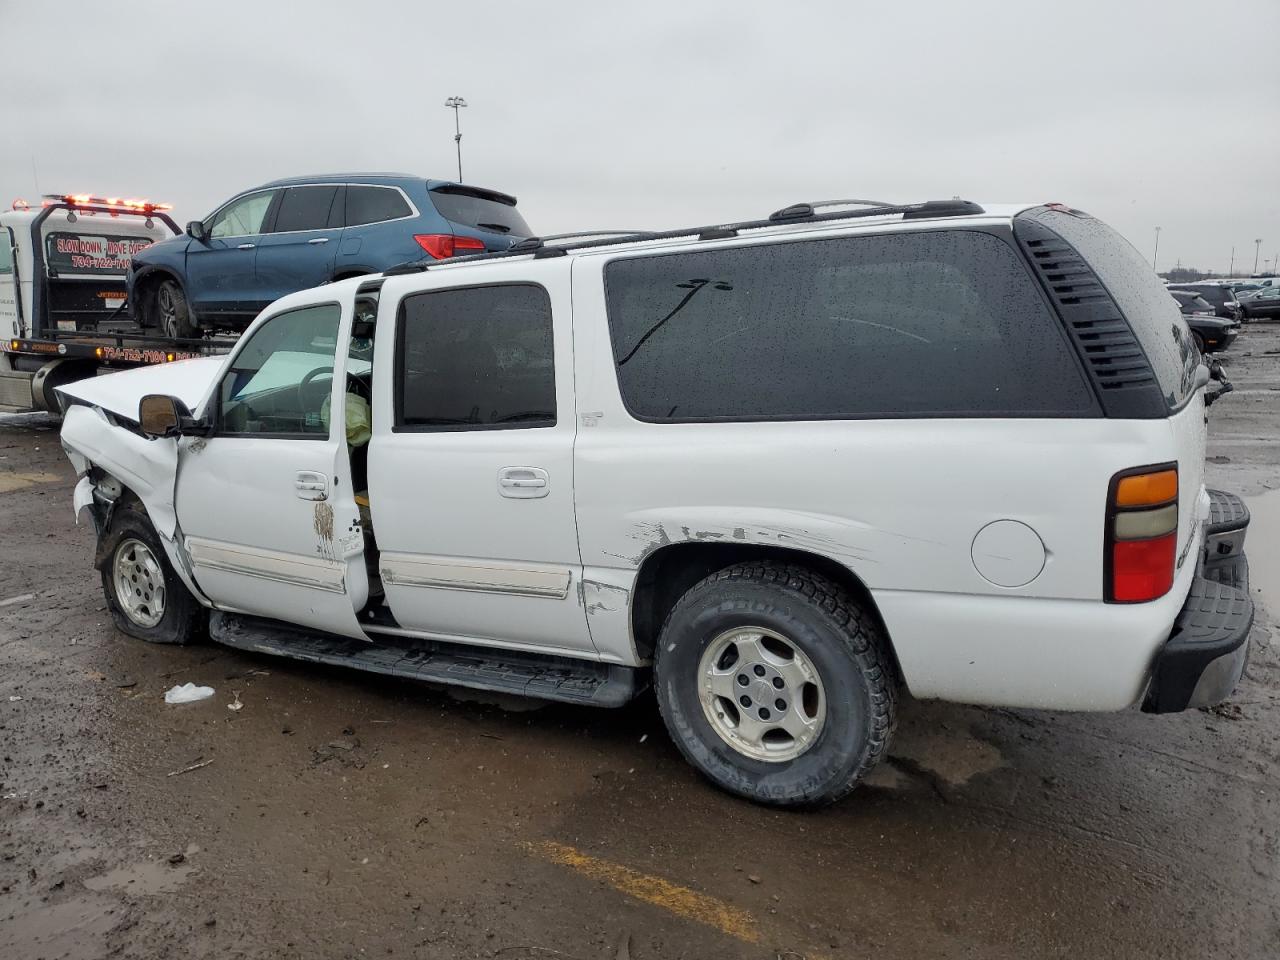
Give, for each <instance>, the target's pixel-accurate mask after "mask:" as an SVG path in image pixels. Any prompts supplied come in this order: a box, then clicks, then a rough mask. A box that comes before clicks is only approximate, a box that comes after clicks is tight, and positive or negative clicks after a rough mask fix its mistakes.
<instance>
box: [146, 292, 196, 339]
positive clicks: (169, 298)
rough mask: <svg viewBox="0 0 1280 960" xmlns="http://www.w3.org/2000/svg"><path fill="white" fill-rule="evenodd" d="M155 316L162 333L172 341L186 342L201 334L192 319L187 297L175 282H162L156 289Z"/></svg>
mask: <svg viewBox="0 0 1280 960" xmlns="http://www.w3.org/2000/svg"><path fill="white" fill-rule="evenodd" d="M155 316H156V319H157V320H158V321H159V327H160V333H161V334H163V335H164V336H166V337H169V338H170V339H171V340H186V339H188V338H191V337H194V336H196V335H197V334H198V333H199V328H198V327H197V326H196V324H195V323H194V322H193V321H192V318H191V308H190V307H189V306H188V305H187V296H186V294H184V293H183V292H182V287H180V286H178V283H177V281H175V280H162V281H161V282H160V285H159V286H158V287H156V292H155Z"/></svg>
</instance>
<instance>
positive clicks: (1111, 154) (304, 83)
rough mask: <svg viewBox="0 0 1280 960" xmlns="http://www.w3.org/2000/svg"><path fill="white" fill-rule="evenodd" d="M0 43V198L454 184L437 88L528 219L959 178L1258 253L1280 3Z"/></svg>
mask: <svg viewBox="0 0 1280 960" xmlns="http://www.w3.org/2000/svg"><path fill="white" fill-rule="evenodd" d="M0 39H2V40H3V44H2V45H0V76H3V77H4V81H5V87H6V91H5V94H4V96H3V97H0V118H3V121H4V123H3V129H2V131H0V195H4V202H5V203H7V202H8V200H9V199H10V198H11V197H16V196H28V197H29V196H31V195H33V194H35V193H36V192H37V183H36V177H37V175H38V179H39V183H38V187H39V190H40V191H43V192H53V191H58V192H82V191H88V192H94V193H102V194H108V195H129V196H148V197H151V198H153V199H157V200H164V201H169V202H172V203H173V204H174V205H175V207H176V216H177V217H178V218H179V219H180V220H186V219H194V218H197V217H201V216H203V215H205V214H206V213H208V212H209V211H211V210H212V209H213V208H214V207H215V206H216V205H217V204H218V203H219V202H221V201H222V200H223V199H225V198H226V197H227V196H229V195H230V194H232V193H234V192H236V191H239V190H242V189H244V188H246V187H250V186H253V185H255V184H258V183H260V182H263V181H265V180H269V179H273V178H276V177H282V176H291V175H297V174H305V173H320V172H336V171H343V170H404V171H408V172H412V173H420V174H422V175H424V176H429V177H454V176H455V175H456V172H457V171H456V161H455V158H454V150H453V147H454V145H453V112H452V111H450V110H447V109H446V108H445V107H444V106H443V103H444V100H445V98H446V97H448V96H450V95H452V94H460V95H462V96H464V97H466V99H467V101H468V102H469V104H470V106H469V107H468V108H467V109H465V110H463V111H462V132H463V141H462V154H463V155H462V162H463V174H464V179H465V180H467V181H469V182H472V183H477V184H482V185H484V186H489V187H494V188H497V189H501V190H504V191H507V192H510V193H514V194H516V195H517V196H518V197H519V198H520V207H521V209H522V210H523V212H524V214H525V217H526V219H528V221H529V222H530V223H531V224H532V225H533V227H534V229H535V230H537V231H539V232H542V233H550V232H559V231H565V230H575V229H586V228H591V227H597V228H607V227H621V228H632V227H634V228H661V227H673V226H682V225H689V224H693V223H704V222H713V221H725V220H734V219H745V218H750V217H756V216H764V215H766V214H768V213H769V212H770V211H772V210H774V209H776V208H778V207H781V206H784V205H786V204H788V203H792V202H796V201H800V200H807V199H808V200H816V199H830V198H834V197H848V196H855V197H872V198H876V199H887V200H895V201H910V200H922V199H929V198H945V197H951V196H953V195H959V196H963V197H965V198H968V199H975V200H978V201H982V200H987V201H997V200H1009V201H1021V200H1029V201H1047V200H1052V201H1061V202H1065V203H1070V204H1072V205H1074V206H1077V207H1080V208H1081V209H1084V210H1087V211H1089V212H1090V213H1093V214H1094V215H1096V216H1099V217H1101V218H1103V219H1105V220H1107V221H1109V222H1110V223H1112V224H1113V225H1114V226H1116V227H1117V228H1119V229H1120V230H1121V231H1122V232H1123V233H1124V234H1125V235H1126V236H1128V237H1129V238H1130V239H1131V240H1132V241H1133V242H1134V243H1135V244H1137V246H1138V248H1139V249H1140V250H1142V251H1143V252H1144V253H1146V254H1147V255H1148V257H1150V255H1151V250H1152V245H1153V241H1154V237H1155V232H1154V228H1155V227H1156V226H1160V227H1162V228H1163V232H1162V233H1161V236H1160V252H1159V266H1160V267H1161V269H1164V268H1166V267H1169V266H1172V265H1173V264H1174V262H1175V261H1177V260H1181V261H1182V263H1183V264H1184V265H1192V266H1199V267H1202V268H1214V269H1219V270H1225V269H1226V268H1227V266H1228V260H1229V257H1230V253H1231V247H1232V245H1234V246H1235V248H1236V265H1237V268H1240V266H1241V265H1242V264H1243V268H1244V269H1245V270H1246V271H1247V270H1249V269H1251V268H1252V266H1253V255H1254V243H1253V241H1254V238H1256V237H1261V238H1263V240H1264V242H1263V244H1262V259H1263V260H1268V259H1271V258H1272V257H1275V256H1276V255H1277V252H1278V251H1280V60H1277V53H1278V52H1280V2H1277V0H1215V2H1213V3H1206V2H1203V0H1201V2H1186V0H1164V2H1150V3H1146V2H1136V0H1102V2H1095V0H1072V2H1069V3H1058V4H1047V3H1033V2H1025V0H1009V2H986V0H963V2H951V0H937V2H919V0H917V2H913V0H897V2H890V0H877V2H862V0H833V2H812V3H801V2H792V3H790V4H784V3H782V2H777V0H775V2H770V3H754V2H743V0H737V2H730V3H718V2H717V3H711V2H701V0H680V2H670V0H643V2H637V3H626V4H623V3H620V2H602V0H595V2H587V3H579V2H572V3H570V2H557V0H540V2H527V0H526V2H522V3H511V4H507V3H503V2H495V0H490V2H484V3H472V4H467V3H453V4H447V5H446V4H438V3H427V2H412V3H411V2H391V0H386V2H382V0H361V2H359V3H351V2H342V3H329V2H318V0H306V2H287V3H286V2H284V0H278V2H272V0H255V2H252V3H243V2H240V0H217V2H210V3H204V4H197V3H193V2H114V3H102V4H89V3H84V4H82V3H67V2H57V3H55V2H51V0H0ZM1237 272H1239V270H1238V271H1237Z"/></svg>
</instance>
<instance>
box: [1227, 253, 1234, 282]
mask: <svg viewBox="0 0 1280 960" xmlns="http://www.w3.org/2000/svg"><path fill="white" fill-rule="evenodd" d="M1235 275H1236V248H1235V247H1234V246H1232V248H1231V266H1229V267H1227V276H1228V277H1234V276H1235Z"/></svg>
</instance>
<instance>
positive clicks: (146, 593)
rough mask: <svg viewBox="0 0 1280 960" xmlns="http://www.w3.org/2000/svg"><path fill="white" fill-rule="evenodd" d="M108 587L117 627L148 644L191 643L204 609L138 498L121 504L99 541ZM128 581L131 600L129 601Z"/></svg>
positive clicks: (100, 566) (106, 593) (105, 586)
mask: <svg viewBox="0 0 1280 960" xmlns="http://www.w3.org/2000/svg"><path fill="white" fill-rule="evenodd" d="M98 570H99V572H100V573H101V575H102V592H103V595H104V596H105V597H106V600H107V609H108V610H110V611H111V619H112V621H113V622H114V623H115V625H116V629H117V630H119V631H120V632H121V633H126V634H128V635H129V636H131V637H137V638H138V639H139V640H146V641H147V642H148V643H177V644H185V643H190V642H191V641H192V640H193V639H194V638H195V636H196V631H197V626H198V624H199V623H200V622H201V614H202V613H203V608H202V607H201V606H200V604H199V602H197V600H196V598H195V597H193V596H192V595H191V592H190V591H189V590H188V589H187V588H186V585H185V584H184V583H183V582H182V581H181V580H180V579H179V578H178V575H177V574H176V573H175V572H174V570H173V567H172V566H171V565H170V563H169V558H168V557H167V556H166V555H165V552H164V547H163V546H161V544H160V535H159V534H157V533H156V531H155V527H153V526H152V525H151V520H150V518H149V517H148V516H147V513H146V510H145V508H143V506H142V504H141V503H139V502H138V501H137V500H129V501H128V502H125V503H121V504H120V505H119V506H117V508H116V510H115V513H114V515H113V516H112V518H111V526H110V527H109V528H108V529H107V532H106V533H105V534H104V535H103V536H102V537H101V538H100V539H99V541H98ZM126 584H127V585H128V586H129V587H132V590H133V593H134V597H133V598H132V602H131V603H126V602H125V600H124V596H125V592H126Z"/></svg>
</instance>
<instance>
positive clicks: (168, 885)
mask: <svg viewBox="0 0 1280 960" xmlns="http://www.w3.org/2000/svg"><path fill="white" fill-rule="evenodd" d="M195 869H196V868H195V867H193V866H192V865H191V864H189V863H179V864H171V863H169V862H168V861H167V860H146V861H143V862H142V863H134V864H129V865H128V866H124V867H117V868H116V869H114V870H108V871H107V872H106V873H104V874H102V875H101V876H97V877H90V878H89V879H88V880H86V881H85V882H84V885H85V886H86V887H88V888H89V889H90V890H111V891H115V892H119V893H129V894H151V893H170V892H172V891H174V890H176V889H178V887H180V886H182V883H183V881H184V880H186V879H187V877H189V876H190V875H191V874H192V873H194V872H195Z"/></svg>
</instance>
